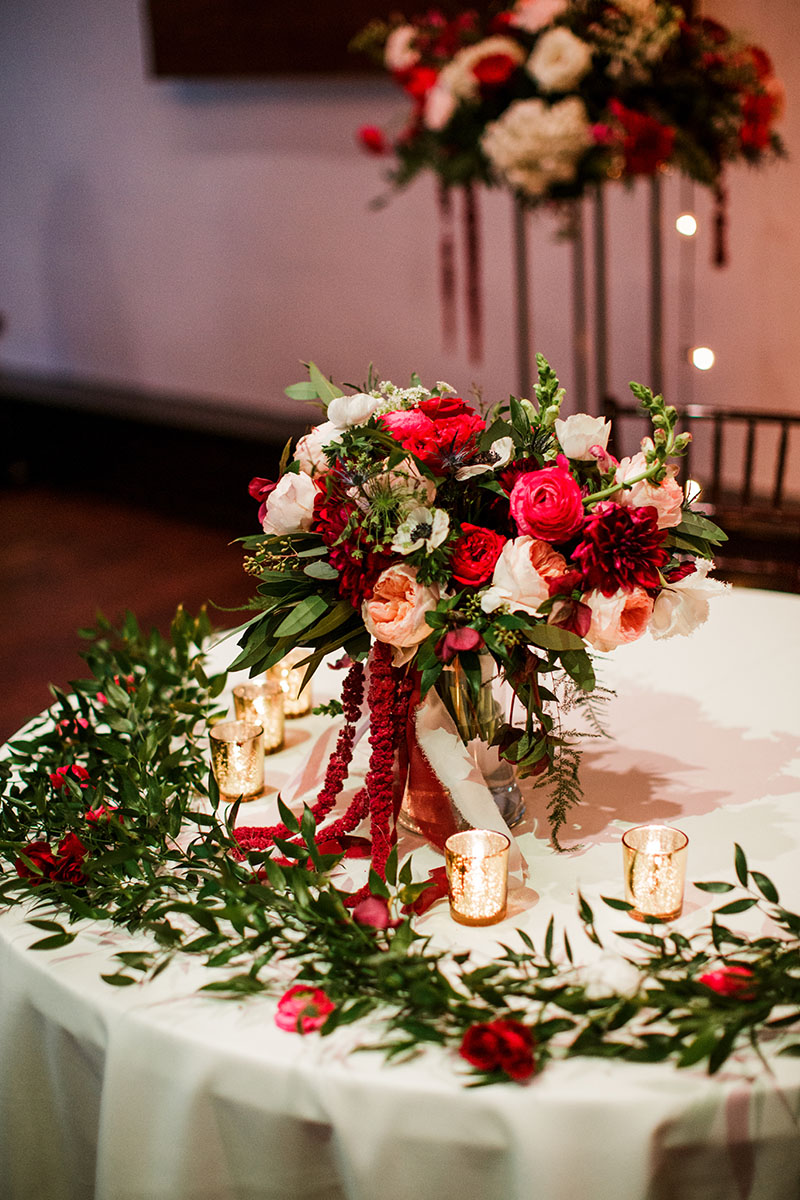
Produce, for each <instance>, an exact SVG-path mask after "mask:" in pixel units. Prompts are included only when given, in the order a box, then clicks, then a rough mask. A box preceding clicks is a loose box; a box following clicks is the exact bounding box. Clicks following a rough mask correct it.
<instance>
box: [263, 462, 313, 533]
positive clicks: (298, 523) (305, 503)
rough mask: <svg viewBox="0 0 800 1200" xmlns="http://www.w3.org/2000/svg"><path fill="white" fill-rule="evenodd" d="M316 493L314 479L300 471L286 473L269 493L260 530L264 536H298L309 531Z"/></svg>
mask: <svg viewBox="0 0 800 1200" xmlns="http://www.w3.org/2000/svg"><path fill="white" fill-rule="evenodd" d="M316 498H317V489H316V487H315V485H314V481H313V479H312V478H311V477H310V476H309V475H305V474H304V473H303V472H302V471H301V472H300V473H299V474H298V475H295V474H293V473H291V472H287V474H286V475H283V476H281V478H280V479H279V480H278V484H277V487H276V488H275V489H274V490H273V491H272V492H270V494H269V497H268V499H267V510H266V512H265V513H264V519H263V521H262V526H263V529H264V533H272V534H278V535H280V534H284V533H299V532H300V531H301V530H303V529H310V528H311V521H312V518H313V516H314V501H315V500H316Z"/></svg>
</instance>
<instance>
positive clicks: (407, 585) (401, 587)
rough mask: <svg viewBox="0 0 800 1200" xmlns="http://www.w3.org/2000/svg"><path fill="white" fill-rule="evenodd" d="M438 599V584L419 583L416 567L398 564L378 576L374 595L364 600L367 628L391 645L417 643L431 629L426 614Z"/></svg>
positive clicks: (404, 645) (363, 610)
mask: <svg viewBox="0 0 800 1200" xmlns="http://www.w3.org/2000/svg"><path fill="white" fill-rule="evenodd" d="M438 602H439V589H438V587H423V586H422V585H421V584H419V583H417V572H416V568H415V567H407V566H404V565H403V564H398V565H396V566H393V567H387V569H386V570H385V571H384V572H383V573H382V574H381V575H379V576H378V580H377V582H376V584H375V587H374V588H373V590H372V598H371V599H370V600H365V601H364V603H363V605H362V608H361V615H362V617H363V619H364V624H365V626H366V627H367V632H368V633H370V634H371V635H372V637H374V638H375V639H376V640H377V641H379V642H386V643H388V644H389V645H390V646H400V647H408V646H416V645H418V644H419V643H420V642H423V641H424V640H425V638H426V637H427V636H428V634H429V633H430V631H431V630H430V626H429V625H428V624H427V623H426V621H425V614H426V613H429V612H432V611H433V610H434V608H435V607H436V605H437V604H438Z"/></svg>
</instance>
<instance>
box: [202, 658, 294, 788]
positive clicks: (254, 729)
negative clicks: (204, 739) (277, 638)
mask: <svg viewBox="0 0 800 1200" xmlns="http://www.w3.org/2000/svg"><path fill="white" fill-rule="evenodd" d="M306 653H307V652H306V651H305V650H302V649H299V650H294V651H292V652H291V654H289V655H287V657H286V658H284V659H282V660H281V662H279V663H278V664H277V665H276V666H274V667H271V668H270V669H269V670H268V671H267V672H266V673H265V675H264V677H263V679H262V680H260V681H255V682H250V683H240V684H237V686H236V687H235V688H234V689H233V707H234V713H235V716H236V720H234V721H221V722H219V723H218V724H216V725H212V727H211V730H210V732H209V740H210V743H211V767H212V770H213V772H214V778H215V780H216V781H217V786H218V788H219V792H220V796H221V798H222V799H223V800H224V801H226V802H229V803H230V802H232V801H234V800H242V801H247V800H255V799H257V797H259V796H261V795H263V792H264V757H265V755H267V754H274V753H276V751H278V750H280V749H282V747H283V745H284V738H285V721H286V718H290V719H291V718H294V717H302V716H305V714H306V713H307V712H309V710H310V708H311V688H310V686H307V687H305V688H304V687H303V686H302V683H303V676H304V670H303V668H302V667H299V666H298V662H299V661H300V660H301V659H302V658H304V657H305V656H306Z"/></svg>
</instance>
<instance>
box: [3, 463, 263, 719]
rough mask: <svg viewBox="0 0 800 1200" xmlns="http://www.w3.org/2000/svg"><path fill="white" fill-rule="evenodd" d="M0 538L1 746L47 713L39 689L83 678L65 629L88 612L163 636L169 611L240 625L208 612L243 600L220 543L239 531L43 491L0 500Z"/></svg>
mask: <svg viewBox="0 0 800 1200" xmlns="http://www.w3.org/2000/svg"><path fill="white" fill-rule="evenodd" d="M254 517H255V513H254ZM255 528H256V525H255V521H254V529H255ZM0 529H2V534H0V742H2V741H4V740H6V739H7V738H8V737H9V736H10V735H11V734H12V733H14V732H15V731H16V730H17V729H18V728H19V727H20V725H21V724H22V723H23V722H24V721H26V720H27V719H28V718H30V717H32V716H34V715H35V714H36V713H37V712H40V711H41V710H42V709H43V708H45V707H46V706H47V705H48V703H49V702H50V693H49V690H48V684H49V683H50V682H52V683H55V684H58V685H60V686H66V685H67V684H68V682H69V680H70V679H76V678H81V677H83V676H84V675H85V674H86V670H85V664H84V663H83V661H82V659H81V658H80V656H79V653H78V651H79V648H80V645H81V642H80V640H79V639H78V637H77V636H76V630H78V629H79V628H81V627H82V626H87V625H91V624H92V621H93V619H94V616H95V613H96V612H97V611H98V610H100V611H101V612H103V613H104V614H105V616H107V617H108V618H109V619H110V620H116V619H118V618H119V617H120V616H122V615H123V614H124V612H125V610H126V609H132V610H133V611H134V612H135V613H136V615H137V617H138V618H139V620H140V622H141V624H142V625H143V626H145V627H150V626H152V625H155V626H157V627H158V628H159V629H161V630H162V631H166V629H167V628H168V626H169V622H170V619H171V617H172V615H173V613H174V612H175V609H176V607H177V606H178V604H181V603H182V604H183V605H184V606H185V607H186V608H187V609H188V610H189V611H190V612H196V611H197V610H198V609H199V607H200V605H201V604H204V603H207V602H208V603H209V608H210V610H211V613H212V621H214V623H215V624H217V625H218V626H219V627H220V628H226V627H231V626H233V625H236V624H238V623H239V620H240V615H239V614H237V613H225V612H220V613H217V614H215V613H214V611H213V608H211V602H214V603H216V604H218V605H220V606H222V607H223V608H231V607H233V608H236V607H238V606H240V605H242V604H243V603H244V602H245V601H246V600H247V598H248V596H249V594H250V592H251V591H252V585H251V582H250V580H248V578H247V576H246V575H245V574H244V572H243V570H242V567H241V559H242V556H241V550H240V549H239V547H238V546H231V545H229V544H228V543H229V542H230V541H231V540H232V539H233V538H234V537H236V536H239V535H241V534H244V533H247V532H248V530H246V529H231V530H225V529H214V528H211V527H209V526H208V525H202V524H193V523H191V522H189V521H184V520H178V519H174V518H171V517H165V516H162V515H159V514H157V513H153V512H150V511H148V510H146V509H142V508H138V507H134V506H131V505H128V504H123V503H120V502H116V501H106V500H103V499H99V498H98V497H96V496H93V495H80V494H76V493H74V492H72V491H69V492H64V491H60V490H52V489H48V488H42V487H32V488H19V489H2V490H0Z"/></svg>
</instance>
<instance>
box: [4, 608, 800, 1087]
mask: <svg viewBox="0 0 800 1200" xmlns="http://www.w3.org/2000/svg"><path fill="white" fill-rule="evenodd" d="M209 635H210V628H209V623H208V620H207V617H206V616H205V614H202V615H201V616H200V618H199V619H196V620H195V619H193V618H191V617H189V616H188V615H187V614H186V613H184V612H183V611H181V610H179V612H178V614H177V616H176V618H175V621H174V623H173V626H172V632H171V637H170V638H169V639H165V638H162V637H161V636H160V635H158V634H157V633H150V634H143V633H142V632H141V631H140V629H139V627H138V625H137V623H136V621H135V619H134V618H133V617H132V616H129V617H128V618H127V620H126V622H125V624H124V626H123V627H122V629H119V630H115V629H113V628H112V627H111V626H110V625H109V624H108V622H106V621H105V620H102V619H101V620H99V621H98V625H97V628H96V629H95V630H93V631H86V634H85V636H86V637H87V638H88V639H90V645H89V646H88V648H87V650H86V652H85V657H86V659H87V662H88V663H89V666H90V668H91V678H89V679H86V680H83V681H80V682H78V683H76V684H75V685H74V690H73V692H72V694H71V695H69V696H67V695H65V694H64V693H62V692H58V691H56V692H55V703H54V705H53V707H52V709H51V710H50V713H49V715H47V716H44V717H42V718H39V719H38V720H37V721H35V722H33V723H32V724H31V725H29V726H28V727H27V728H26V730H25V731H24V733H23V734H22V735H21V736H20V737H18V738H16V739H14V740H13V741H12V742H11V743H10V744H9V745H8V746H7V747H6V750H5V757H4V758H3V760H2V762H0V775H1V782H2V804H1V807H0V903H2V904H3V905H6V906H8V905H12V904H18V903H27V904H28V905H29V909H28V911H29V914H30V915H29V922H30V924H31V926H32V927H33V928H34V929H36V931H37V935H38V936H37V937H36V938H35V940H34V941H33V943H32V946H31V949H37V950H49V949H58V948H60V947H63V946H65V945H68V944H69V943H70V942H72V941H73V940H74V939H75V937H76V936H77V934H78V932H79V930H80V925H79V924H77V923H78V922H80V921H83V920H86V919H93V920H100V921H108V922H111V923H112V924H114V925H117V926H121V927H122V928H124V929H126V930H128V931H129V932H131V933H134V932H135V933H139V934H144V935H147V939H149V948H146V949H136V950H129V951H121V952H119V953H117V954H116V955H115V956H114V959H115V965H114V969H113V970H110V971H109V972H108V973H107V974H105V975H103V978H104V979H105V980H106V981H107V982H108V983H109V984H113V985H116V986H119V987H126V986H132V985H136V984H143V983H145V981H146V980H147V979H151V978H153V977H154V976H156V975H157V974H159V973H160V972H161V971H163V970H164V969H165V968H166V967H167V966H168V965H169V964H170V962H171V961H172V960H173V958H174V957H175V956H176V955H179V954H192V955H196V956H199V958H200V959H201V960H202V961H204V963H205V964H206V966H208V967H209V968H214V969H215V970H214V974H213V977H211V978H210V979H209V982H208V983H207V984H206V985H205V986H204V988H203V989H202V991H204V992H208V993H210V994H214V995H218V996H221V997H238V998H242V997H244V996H248V995H251V994H257V993H264V994H277V993H279V992H280V991H282V990H283V989H285V987H286V976H287V972H291V969H292V968H294V978H295V981H296V983H299V984H300V985H302V988H303V989H307V990H308V991H309V994H311V993H314V994H320V995H323V996H324V997H325V999H326V1001H327V1002H328V1003H327V1005H326V1007H327V1009H329V1011H328V1012H327V1015H326V1016H325V1017H324V1023H323V1019H319V1020H317V1021H315V1022H312V1023H311V1026H310V1027H311V1028H313V1027H315V1026H317V1025H320V1026H321V1032H322V1034H323V1035H327V1034H330V1033H332V1032H333V1031H334V1030H335V1029H336V1028H338V1027H339V1026H340V1025H344V1024H349V1023H353V1022H355V1021H358V1020H360V1019H362V1018H367V1017H371V1018H372V1020H370V1022H369V1023H365V1025H364V1042H363V1047H364V1048H367V1049H370V1048H371V1049H375V1050H378V1051H381V1052H383V1053H385V1054H386V1056H387V1057H388V1058H390V1059H398V1058H403V1057H406V1056H408V1055H411V1054H414V1053H416V1052H417V1051H418V1050H419V1049H420V1047H422V1046H423V1045H425V1044H426V1043H428V1044H430V1043H433V1044H439V1045H441V1046H444V1047H448V1048H452V1049H457V1048H460V1049H461V1052H462V1054H463V1056H464V1057H465V1058H467V1059H468V1061H470V1062H471V1063H472V1064H473V1066H474V1067H475V1071H474V1073H473V1074H471V1075H470V1076H469V1077H468V1078H469V1079H470V1081H471V1082H473V1083H492V1082H498V1081H502V1080H506V1079H508V1078H509V1077H511V1078H515V1079H519V1080H524V1079H526V1078H528V1077H529V1076H530V1075H531V1074H532V1073H533V1070H534V1069H539V1070H541V1069H542V1068H543V1067H544V1066H545V1065H546V1064H547V1062H548V1061H550V1060H552V1059H560V1058H567V1057H572V1056H576V1055H582V1056H591V1057H610V1058H619V1059H624V1060H627V1061H633V1062H659V1061H663V1060H667V1059H672V1060H673V1061H674V1062H675V1063H676V1065H677V1066H679V1067H687V1066H691V1065H693V1064H695V1063H701V1062H702V1063H705V1064H706V1066H707V1069H708V1070H709V1071H710V1072H714V1071H716V1070H718V1069H719V1068H720V1067H721V1066H722V1064H723V1063H724V1062H725V1061H726V1059H727V1058H728V1057H729V1056H730V1055H731V1054H732V1053H734V1052H735V1051H737V1050H738V1049H740V1048H743V1047H745V1046H747V1045H748V1044H749V1045H750V1046H751V1047H752V1048H753V1050H754V1051H755V1052H756V1054H758V1055H759V1056H761V1055H762V1043H763V1042H764V1041H765V1040H766V1039H771V1038H774V1037H775V1036H776V1035H778V1034H780V1035H781V1036H782V1042H781V1047H782V1049H781V1052H782V1053H784V1054H792V1055H795V1056H798V1055H800V972H798V970H797V962H798V951H800V915H798V914H796V913H794V912H792V911H790V910H789V909H787V908H785V907H784V906H783V905H782V904H781V903H780V898H779V896H778V892H777V890H776V888H775V886H774V884H773V883H772V882H771V881H770V880H769V879H768V878H767V877H766V876H765V875H763V874H762V873H761V872H759V871H757V870H751V869H750V868H749V866H748V863H747V860H746V858H745V854H744V852H743V851H742V850H741V848H739V847H738V846H737V847H736V857H735V871H736V878H737V883H736V884H732V883H728V882H723V881H712V882H707V883H699V884H697V886H698V887H699V888H701V889H702V890H704V891H705V892H707V893H710V894H711V895H712V896H714V895H718V896H719V897H720V898H721V899H722V898H723V897H724V902H723V903H722V904H721V905H720V906H719V907H717V908H716V909H715V910H714V911H713V913H712V915H711V918H710V920H709V922H708V923H707V924H706V925H705V926H704V927H703V928H702V929H700V930H698V932H696V933H694V934H693V935H692V936H685V935H683V934H682V933H680V932H678V931H677V930H676V929H674V928H672V927H668V928H666V929H664V930H659V929H658V927H656V926H649V927H639V926H636V927H633V928H625V929H622V930H621V931H620V932H619V933H618V935H617V936H619V937H621V938H623V939H625V940H626V941H627V942H629V943H631V955H630V957H628V956H625V957H623V956H614V957H613V958H612V960H611V961H612V963H613V965H614V971H613V972H612V975H613V974H615V975H617V976H619V974H620V970H621V971H622V972H623V973H624V974H625V975H626V979H625V981H624V984H623V986H622V988H617V987H616V986H615V985H614V983H613V982H607V981H606V980H604V978H603V972H602V971H601V972H600V974H599V975H598V970H597V964H595V965H594V966H592V965H591V964H590V965H589V966H587V967H581V966H578V965H576V963H575V960H576V957H577V956H576V955H575V953H574V952H573V949H572V946H571V944H570V940H569V937H568V936H567V934H566V933H557V931H556V929H555V925H554V921H553V920H552V918H551V920H550V923H549V925H548V927H547V930H546V933H545V937H544V942H543V945H542V946H541V947H536V946H534V944H533V942H532V941H531V939H530V938H529V937H528V935H527V934H526V933H525V932H524V931H522V930H518V931H517V934H516V937H515V942H516V943H517V945H518V948H516V949H514V948H513V947H511V946H505V947H503V949H502V952H501V953H500V954H499V955H498V956H497V957H496V958H495V959H494V960H493V961H492V962H489V963H481V964H480V965H476V964H475V962H474V961H473V960H472V958H471V957H470V955H469V954H453V953H450V952H449V951H446V950H439V949H436V948H435V947H434V946H433V945H432V944H431V941H430V939H429V938H426V937H425V936H424V935H422V934H420V933H419V932H418V930H417V929H416V928H415V917H414V915H413V910H412V906H413V905H414V904H415V903H416V904H417V905H418V904H419V901H420V896H421V895H423V894H424V889H425V888H426V886H427V881H426V882H423V883H419V882H416V883H415V882H412V875H411V863H410V861H409V860H406V861H405V862H404V863H403V864H402V866H401V867H400V868H399V869H398V864H397V858H396V852H393V854H392V856H391V858H390V861H389V863H388V864H387V871H386V880H385V881H384V880H382V879H381V878H379V877H378V876H377V874H375V872H374V871H373V872H372V874H371V878H370V884H371V889H372V892H373V897H374V899H373V900H372V901H371V902H370V905H369V906H368V908H367V909H363V910H362V912H361V914H360V915H359V910H358V909H356V911H355V913H353V912H351V911H350V910H349V909H348V908H347V907H346V906H345V903H344V893H343V892H342V891H341V890H340V889H339V888H338V887H337V886H336V882H335V878H334V879H332V878H331V875H330V872H331V871H332V869H333V868H334V867H335V866H336V864H337V863H338V862H339V860H340V859H341V853H331V854H329V853H323V852H322V851H321V850H320V848H319V847H318V845H317V843H316V841H315V828H314V822H313V818H312V817H311V814H310V812H309V810H308V809H306V810H305V811H304V813H303V814H302V816H300V817H298V816H297V815H295V814H293V813H292V812H290V811H289V810H288V809H287V808H285V807H284V806H281V816H282V818H283V820H284V821H285V823H286V825H287V827H288V828H289V830H290V831H291V832H292V834H293V835H294V837H293V840H292V841H281V842H279V843H278V845H277V854H278V855H279V856H280V857H279V858H275V857H271V856H270V854H269V853H266V852H251V853H249V854H248V855H247V856H246V857H244V858H241V857H239V856H238V845H237V843H236V842H235V839H234V838H233V836H232V828H233V825H234V823H235V820H236V810H237V806H236V805H234V806H232V807H231V808H230V809H228V810H226V811H222V810H220V807H219V796H218V793H217V792H216V788H215V787H214V784H213V779H211V780H210V779H209V778H208V773H207V749H206V744H205V740H204V739H205V732H206V728H207V724H208V722H209V720H212V719H213V718H214V716H215V715H218V714H219V709H218V700H219V698H220V696H221V693H222V691H223V689H224V686H225V675H224V674H217V675H211V676H209V675H208V674H207V672H206V658H205V653H204V646H205V644H206V642H207V639H208V637H209ZM59 768H60V769H61V770H60V771H59ZM73 768H81V770H76V769H73ZM70 837H73V838H74V839H76V840H77V842H78V844H79V845H80V847H81V850H80V851H79V852H76V853H74V854H73V855H72V857H71V858H70V859H69V862H68V864H67V865H68V867H69V869H67V870H60V871H59V870H57V869H53V866H52V864H53V863H58V862H59V861H62V860H61V859H59V851H58V850H55V849H53V847H54V845H55V843H57V842H58V843H59V844H61V843H63V842H64V841H65V839H69V838H70ZM37 845H38V846H39V847H41V846H42V845H46V846H47V847H49V851H48V853H49V857H48V855H47V854H45V853H44V851H42V850H41V849H39V850H38V851H34V850H33V849H32V847H34V846H37ZM73 845H74V843H73ZM65 853H66V852H65ZM20 872H22V873H21V874H20ZM731 894H732V895H731ZM604 900H605V903H606V904H607V905H609V906H610V907H611V908H613V909H620V910H625V909H627V907H628V906H627V905H626V903H625V902H624V901H621V900H618V899H615V898H613V897H609V898H604ZM403 908H405V909H406V910H407V911H406V912H405V913H403V911H402V909H403ZM756 908H757V909H759V910H760V911H761V913H762V914H763V916H764V917H765V918H767V919H768V921H769V922H770V923H771V925H772V927H773V929H774V934H769V935H766V934H765V935H762V936H760V937H756V938H753V939H750V938H748V937H746V936H744V935H743V934H741V933H739V932H737V931H736V930H734V929H733V928H731V927H730V926H729V925H728V924H727V923H726V919H727V918H728V917H734V916H736V915H738V914H740V913H743V912H745V911H746V910H748V909H756ZM579 915H580V918H581V921H582V924H583V928H584V931H585V934H586V936H587V937H588V938H589V939H590V941H592V942H594V943H595V944H596V945H597V946H598V947H601V949H602V943H601V936H600V934H599V933H598V930H597V924H596V920H595V915H594V911H593V909H592V907H591V905H590V904H589V902H588V901H587V900H586V899H585V898H584V897H581V898H580V901H579ZM517 939H518V942H517ZM147 944H148V943H147V941H145V945H147ZM581 957H582V956H581ZM278 965H280V970H276V969H275V968H276V966H278ZM601 965H602V962H601ZM609 978H610V977H609ZM317 989H319V993H317ZM298 1021H299V1022H300V1023H299V1025H298V1028H300V1027H302V1028H305V1026H304V1025H302V1022H301V1021H300V1018H298ZM503 1038H505V1039H506V1041H508V1039H509V1038H511V1039H512V1041H513V1039H516V1041H514V1043H513V1047H512V1049H513V1050H514V1054H515V1055H516V1057H515V1056H514V1054H512V1055H511V1058H508V1057H506V1058H504V1057H503V1054H502V1053H500V1054H496V1053H495V1052H494V1049H495V1048H496V1046H497V1045H498V1044H499V1045H500V1047H501V1050H502V1048H503V1045H504V1044H505V1043H503ZM490 1043H491V1045H490ZM487 1046H489V1050H487ZM526 1055H527V1058H526ZM520 1056H521V1057H520Z"/></svg>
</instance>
